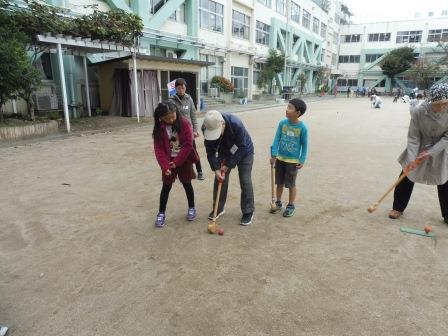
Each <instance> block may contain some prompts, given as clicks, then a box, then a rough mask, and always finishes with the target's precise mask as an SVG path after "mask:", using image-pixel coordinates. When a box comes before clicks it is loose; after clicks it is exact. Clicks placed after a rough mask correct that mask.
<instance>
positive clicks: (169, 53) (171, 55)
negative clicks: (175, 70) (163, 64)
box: [166, 50, 177, 58]
mask: <svg viewBox="0 0 448 336" xmlns="http://www.w3.org/2000/svg"><path fill="white" fill-rule="evenodd" d="M166 57H168V58H177V55H176V53H175V52H174V50H167V51H166Z"/></svg>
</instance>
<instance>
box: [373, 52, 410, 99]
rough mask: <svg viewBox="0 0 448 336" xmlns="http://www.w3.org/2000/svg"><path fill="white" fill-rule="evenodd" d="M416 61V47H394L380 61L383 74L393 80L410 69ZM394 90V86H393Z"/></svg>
mask: <svg viewBox="0 0 448 336" xmlns="http://www.w3.org/2000/svg"><path fill="white" fill-rule="evenodd" d="M413 61H414V49H413V48H410V47H402V48H398V49H394V50H392V51H391V52H389V53H388V54H387V55H386V56H384V59H383V61H382V62H381V63H380V67H381V70H383V74H385V75H386V76H388V77H389V78H390V79H391V80H392V79H393V78H394V77H395V76H396V75H398V74H400V73H402V72H404V71H406V70H408V69H409V68H410V67H411V65H412V63H413ZM391 92H392V87H391Z"/></svg>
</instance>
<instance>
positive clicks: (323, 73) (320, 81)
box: [315, 66, 330, 88]
mask: <svg viewBox="0 0 448 336" xmlns="http://www.w3.org/2000/svg"><path fill="white" fill-rule="evenodd" d="M329 75H330V69H329V68H328V67H327V66H320V67H318V68H317V69H316V75H315V78H316V88H319V87H320V86H321V85H325V84H324V82H325V81H326V80H328V77H329Z"/></svg>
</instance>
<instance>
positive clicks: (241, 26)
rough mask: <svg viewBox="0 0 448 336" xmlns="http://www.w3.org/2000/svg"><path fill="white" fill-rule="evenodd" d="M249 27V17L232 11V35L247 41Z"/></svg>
mask: <svg viewBox="0 0 448 336" xmlns="http://www.w3.org/2000/svg"><path fill="white" fill-rule="evenodd" d="M249 26H250V17H249V16H247V15H244V14H243V13H240V12H238V11H236V10H234V11H233V16H232V35H233V36H235V37H239V38H242V39H246V40H248V39H249Z"/></svg>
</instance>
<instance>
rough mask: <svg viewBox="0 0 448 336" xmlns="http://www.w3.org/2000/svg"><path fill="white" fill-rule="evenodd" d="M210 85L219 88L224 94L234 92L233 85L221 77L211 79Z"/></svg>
mask: <svg viewBox="0 0 448 336" xmlns="http://www.w3.org/2000/svg"><path fill="white" fill-rule="evenodd" d="M211 84H212V85H215V86H216V87H218V88H220V89H221V90H223V91H224V92H233V90H234V87H233V84H232V83H231V82H230V81H229V80H228V79H227V78H225V77H222V76H215V77H213V78H212V81H211Z"/></svg>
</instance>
